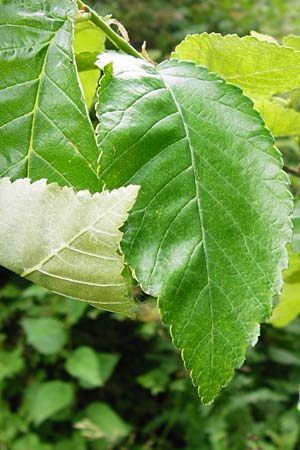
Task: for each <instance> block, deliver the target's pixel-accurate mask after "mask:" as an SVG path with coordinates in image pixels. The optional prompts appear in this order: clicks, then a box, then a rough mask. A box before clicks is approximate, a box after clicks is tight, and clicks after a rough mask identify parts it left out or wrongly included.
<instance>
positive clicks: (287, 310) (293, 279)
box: [270, 195, 300, 327]
mask: <svg viewBox="0 0 300 450" xmlns="http://www.w3.org/2000/svg"><path fill="white" fill-rule="evenodd" d="M292 220H293V225H294V230H293V231H294V233H293V241H292V243H291V248H290V249H289V267H288V269H287V270H285V271H284V272H283V280H284V285H283V290H282V294H281V296H280V299H279V303H278V305H277V306H276V307H275V309H274V311H273V315H272V317H271V320H270V321H271V323H272V325H274V326H275V327H284V326H285V325H287V324H288V323H289V322H291V321H292V320H293V319H295V317H297V316H298V315H299V314H300V196H299V195H298V196H297V197H296V199H295V209H294V212H293V215H292Z"/></svg>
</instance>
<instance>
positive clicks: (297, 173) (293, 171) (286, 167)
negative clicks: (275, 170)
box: [283, 166, 300, 178]
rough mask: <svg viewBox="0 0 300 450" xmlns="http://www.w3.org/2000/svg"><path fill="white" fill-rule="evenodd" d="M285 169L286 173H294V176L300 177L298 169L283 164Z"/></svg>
mask: <svg viewBox="0 0 300 450" xmlns="http://www.w3.org/2000/svg"><path fill="white" fill-rule="evenodd" d="M283 170H285V172H286V173H289V174H290V175H293V176H294V177H298V178H300V172H298V170H295V169H292V168H291V167H288V166H283Z"/></svg>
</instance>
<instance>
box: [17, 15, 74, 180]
mask: <svg viewBox="0 0 300 450" xmlns="http://www.w3.org/2000/svg"><path fill="white" fill-rule="evenodd" d="M64 23H65V22H63V23H62V25H61V26H60V27H59V28H58V29H57V30H56V31H55V33H54V34H53V36H52V37H51V39H50V40H49V41H48V48H47V50H46V53H45V58H44V62H43V65H42V68H41V72H40V74H39V76H38V78H37V79H38V87H37V91H36V97H35V101H34V105H33V110H32V122H31V130H30V139H29V147H28V150H27V152H26V157H25V160H27V170H26V173H27V177H28V178H30V157H31V154H32V151H33V139H34V132H35V124H36V116H37V110H38V108H39V101H40V94H41V84H42V80H43V77H44V76H45V75H46V66H47V61H48V56H49V50H50V47H51V45H52V42H53V40H54V39H55V38H56V35H57V33H58V32H59V31H60V30H61V28H62V27H63V26H64Z"/></svg>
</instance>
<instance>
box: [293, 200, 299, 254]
mask: <svg viewBox="0 0 300 450" xmlns="http://www.w3.org/2000/svg"><path fill="white" fill-rule="evenodd" d="M292 219H293V225H294V230H293V241H292V244H291V248H292V251H293V252H294V253H298V254H299V255H300V193H299V194H298V195H297V197H296V198H295V209H294V212H293V217H292Z"/></svg>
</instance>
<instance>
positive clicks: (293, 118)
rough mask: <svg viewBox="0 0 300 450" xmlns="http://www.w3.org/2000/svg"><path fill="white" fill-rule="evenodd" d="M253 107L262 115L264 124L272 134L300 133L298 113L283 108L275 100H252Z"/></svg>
mask: <svg viewBox="0 0 300 450" xmlns="http://www.w3.org/2000/svg"><path fill="white" fill-rule="evenodd" d="M254 108H255V109H256V110H257V111H259V112H260V114H261V115H262V116H263V119H264V121H265V124H266V126H267V127H268V128H269V129H270V130H271V131H272V133H273V135H274V136H294V135H299V134H300V114H299V113H298V112H296V111H295V110H293V109H291V108H284V107H283V106H281V105H280V104H279V103H276V101H270V100H267V99H263V100H257V101H256V102H254Z"/></svg>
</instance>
